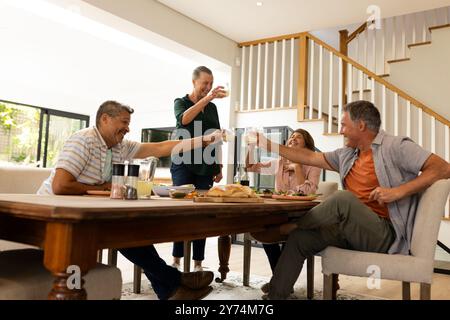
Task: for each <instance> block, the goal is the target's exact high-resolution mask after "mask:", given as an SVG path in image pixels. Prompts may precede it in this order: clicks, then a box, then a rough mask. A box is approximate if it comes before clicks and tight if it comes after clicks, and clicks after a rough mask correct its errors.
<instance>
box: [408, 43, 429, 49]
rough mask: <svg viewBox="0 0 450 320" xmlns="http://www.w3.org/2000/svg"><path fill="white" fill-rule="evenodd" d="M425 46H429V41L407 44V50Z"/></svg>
mask: <svg viewBox="0 0 450 320" xmlns="http://www.w3.org/2000/svg"><path fill="white" fill-rule="evenodd" d="M427 44H431V41H425V42H417V43H411V44H408V48H410V49H411V48H412V47H418V46H425V45H427Z"/></svg>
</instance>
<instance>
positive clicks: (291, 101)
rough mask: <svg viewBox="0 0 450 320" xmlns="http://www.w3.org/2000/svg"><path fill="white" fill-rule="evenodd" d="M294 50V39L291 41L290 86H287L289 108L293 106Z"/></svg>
mask: <svg viewBox="0 0 450 320" xmlns="http://www.w3.org/2000/svg"><path fill="white" fill-rule="evenodd" d="M294 49H295V38H292V39H291V72H290V84H289V88H290V90H289V107H292V106H293V105H294Z"/></svg>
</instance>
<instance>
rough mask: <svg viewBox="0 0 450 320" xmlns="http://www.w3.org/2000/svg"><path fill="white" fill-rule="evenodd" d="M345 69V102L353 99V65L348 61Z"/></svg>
mask: <svg viewBox="0 0 450 320" xmlns="http://www.w3.org/2000/svg"><path fill="white" fill-rule="evenodd" d="M347 69H348V71H347V77H348V80H347V103H350V102H352V101H353V66H352V65H351V64H350V63H348V64H347Z"/></svg>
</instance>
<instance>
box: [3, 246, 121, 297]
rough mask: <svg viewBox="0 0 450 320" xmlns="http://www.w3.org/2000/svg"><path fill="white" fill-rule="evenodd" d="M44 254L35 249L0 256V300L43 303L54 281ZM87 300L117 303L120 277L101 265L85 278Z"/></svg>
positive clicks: (113, 270) (118, 273)
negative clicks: (45, 263)
mask: <svg viewBox="0 0 450 320" xmlns="http://www.w3.org/2000/svg"><path fill="white" fill-rule="evenodd" d="M43 260H44V253H43V251H41V250H36V249H23V250H11V251H4V252H0V300H46V299H47V296H48V293H49V292H50V289H51V288H52V284H53V281H54V278H53V276H52V275H51V273H50V272H49V271H48V270H47V269H45V267H44V265H43ZM84 280H85V285H84V288H85V289H86V292H87V298H88V300H113V299H120V297H121V291H122V275H121V273H120V270H119V269H117V268H116V267H110V266H106V265H103V264H97V266H96V267H95V268H94V269H92V270H90V271H89V272H88V273H87V274H86V275H85V276H84Z"/></svg>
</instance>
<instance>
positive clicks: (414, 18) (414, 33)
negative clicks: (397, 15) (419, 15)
mask: <svg viewBox="0 0 450 320" xmlns="http://www.w3.org/2000/svg"><path fill="white" fill-rule="evenodd" d="M411 17H412V22H411V23H412V43H416V13H413V14H412V16H411Z"/></svg>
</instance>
